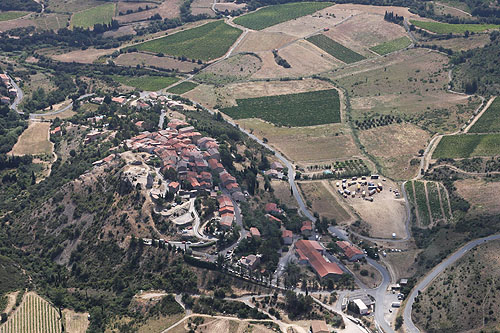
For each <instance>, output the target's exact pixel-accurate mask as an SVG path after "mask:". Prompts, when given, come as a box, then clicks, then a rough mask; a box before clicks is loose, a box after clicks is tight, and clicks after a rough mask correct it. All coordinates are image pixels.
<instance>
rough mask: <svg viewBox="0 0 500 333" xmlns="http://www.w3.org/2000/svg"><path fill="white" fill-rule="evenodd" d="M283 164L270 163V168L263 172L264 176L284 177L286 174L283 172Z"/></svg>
mask: <svg viewBox="0 0 500 333" xmlns="http://www.w3.org/2000/svg"><path fill="white" fill-rule="evenodd" d="M283 169H284V168H283V165H282V164H281V163H280V162H273V163H271V168H270V169H269V170H267V171H265V172H264V174H265V175H266V176H269V177H271V178H276V179H284V178H285V177H286V175H285V174H284V173H283Z"/></svg>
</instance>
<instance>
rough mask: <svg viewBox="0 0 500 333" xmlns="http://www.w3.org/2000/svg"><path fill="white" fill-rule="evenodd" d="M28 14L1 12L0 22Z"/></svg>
mask: <svg viewBox="0 0 500 333" xmlns="http://www.w3.org/2000/svg"><path fill="white" fill-rule="evenodd" d="M26 14H28V12H1V13H0V21H8V20H15V19H17V18H20V17H23V16H24V15H26Z"/></svg>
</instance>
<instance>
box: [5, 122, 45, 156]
mask: <svg viewBox="0 0 500 333" xmlns="http://www.w3.org/2000/svg"><path fill="white" fill-rule="evenodd" d="M49 128H50V123H42V122H32V123H31V124H30V125H29V126H28V128H27V129H26V130H25V131H24V132H23V133H22V134H21V136H19V139H18V140H17V142H16V144H15V145H14V147H13V148H12V151H11V152H10V153H12V154H13V155H16V156H21V155H43V154H51V153H52V143H51V142H50V141H49Z"/></svg>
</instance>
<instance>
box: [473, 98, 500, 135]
mask: <svg viewBox="0 0 500 333" xmlns="http://www.w3.org/2000/svg"><path fill="white" fill-rule="evenodd" d="M469 132H470V133H491V132H500V98H496V99H495V100H494V101H493V103H491V105H490V107H489V108H488V110H486V111H485V112H484V113H483V115H482V116H481V118H479V119H478V120H477V121H476V123H475V124H474V125H473V126H472V127H471V128H470V130H469Z"/></svg>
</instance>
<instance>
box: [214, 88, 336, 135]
mask: <svg viewBox="0 0 500 333" xmlns="http://www.w3.org/2000/svg"><path fill="white" fill-rule="evenodd" d="M237 103H238V106H233V107H229V108H225V109H222V110H221V111H222V112H224V113H226V114H227V115H229V116H230V117H232V118H234V119H245V118H260V119H263V120H266V121H269V122H272V123H274V124H276V125H284V126H312V125H320V124H329V123H338V122H340V101H339V95H338V92H337V90H335V89H330V90H321V91H312V92H305V93H298V94H289V95H278V96H267V97H258V98H248V99H238V100H237Z"/></svg>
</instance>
